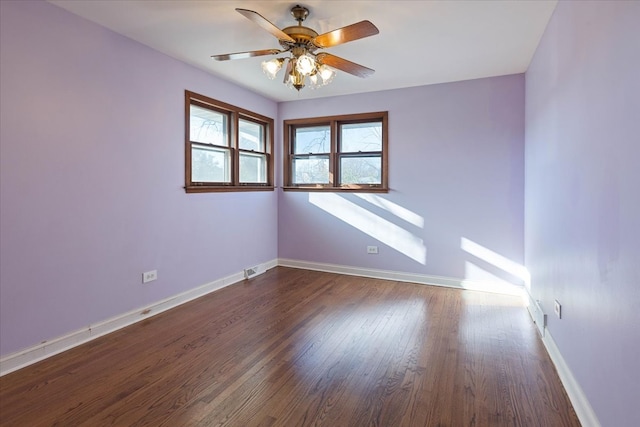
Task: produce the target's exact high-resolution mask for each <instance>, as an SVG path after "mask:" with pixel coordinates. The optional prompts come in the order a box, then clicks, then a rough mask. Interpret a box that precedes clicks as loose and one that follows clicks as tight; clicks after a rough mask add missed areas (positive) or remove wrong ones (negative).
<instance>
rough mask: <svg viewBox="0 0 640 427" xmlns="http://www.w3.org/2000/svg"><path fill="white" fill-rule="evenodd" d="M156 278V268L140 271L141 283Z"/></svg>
mask: <svg viewBox="0 0 640 427" xmlns="http://www.w3.org/2000/svg"><path fill="white" fill-rule="evenodd" d="M157 278H158V270H151V271H147V272H145V273H142V283H149V282H153V281H154V280H156V279H157Z"/></svg>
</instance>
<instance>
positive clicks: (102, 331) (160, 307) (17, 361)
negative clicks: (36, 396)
mask: <svg viewBox="0 0 640 427" xmlns="http://www.w3.org/2000/svg"><path fill="white" fill-rule="evenodd" d="M277 265H278V264H277V260H275V259H274V260H271V261H267V262H265V263H262V264H257V265H255V266H253V267H257V268H258V271H257V274H262V273H264V272H265V271H267V270H269V269H271V268H273V267H275V266H277ZM252 277H254V276H252ZM244 278H245V273H244V271H241V272H237V273H234V274H231V275H229V276H227V277H223V278H222V279H218V280H214V281H213V282H209V283H206V284H204V285H201V286H198V287H197V288H194V289H191V290H188V291H185V292H182V293H179V294H177V295H174V296H172V297H169V298H166V299H164V300H162V301H158V302H155V303H152V304H150V305H148V306H146V307H142V308H138V309H136V310H132V311H129V312H128V313H124V314H120V315H118V316H115V317H112V318H110V319H106V320H103V321H101V322H97V323H94V324H91V325H89V326H87V327H85V328H82V329H79V330H76V331H74V332H70V333H68V334H66V335H62V336H60V337H56V338H53V339H51V340H47V341H44V342H42V343H40V344H37V345H34V346H32V347H29V348H26V349H24V350H21V351H17V352H15V353H12V354H8V355H7V356H5V357H3V358H1V359H0V376H3V375H6V374H8V373H10V372H13V371H17V370H18V369H21V368H24V367H26V366H29V365H32V364H34V363H36V362H39V361H41V360H44V359H47V358H49V357H51V356H55V355H56V354H59V353H62V352H63V351H66V350H70V349H71V348H73V347H76V346H79V345H81V344H84V343H86V342H89V341H91V340H94V339H96V338H98V337H101V336H103V335H106V334H109V333H111V332H115V331H117V330H119V329H122V328H124V327H126V326H129V325H132V324H134V323H136V322H139V321H141V320H144V319H147V318H149V317H152V316H155V315H156V314H160V313H162V312H163V311H167V310H169V309H172V308H174V307H177V306H179V305H181V304H184V303H186V302H189V301H192V300H194V299H196V298H199V297H201V296H204V295H206V294H209V293H211V292H213V291H217V290H218V289H222V288H224V287H226V286H229V285H232V284H234V283H237V282H240V281H242V280H244Z"/></svg>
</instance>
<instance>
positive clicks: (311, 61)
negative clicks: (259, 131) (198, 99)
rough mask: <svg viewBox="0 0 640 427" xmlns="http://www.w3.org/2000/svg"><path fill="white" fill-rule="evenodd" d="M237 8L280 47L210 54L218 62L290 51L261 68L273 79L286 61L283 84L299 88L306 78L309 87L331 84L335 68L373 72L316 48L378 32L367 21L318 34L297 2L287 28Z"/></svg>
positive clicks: (360, 74)
mask: <svg viewBox="0 0 640 427" xmlns="http://www.w3.org/2000/svg"><path fill="white" fill-rule="evenodd" d="M236 11H238V12H239V13H240V14H241V15H243V16H244V17H246V18H248V19H249V20H251V21H253V22H254V23H256V24H258V25H259V26H260V27H262V28H263V29H265V30H266V31H267V32H269V33H271V35H273V36H275V37H276V38H277V39H278V40H279V42H280V46H282V49H264V50H253V51H249V52H237V53H227V54H223V55H213V56H212V58H213V59H215V60H217V61H226V60H229V59H244V58H251V57H254V56H265V55H278V54H281V53H289V54H290V56H289V57H284V58H282V57H281V58H274V59H272V60H270V61H264V62H263V63H262V69H263V71H264V72H265V74H267V76H268V77H269V78H271V79H274V78H275V77H276V74H277V73H278V71H280V69H281V68H282V67H283V65H284V64H285V63H286V68H285V75H284V81H283V83H285V84H287V85H288V86H291V87H293V88H295V89H296V90H298V91H299V90H300V89H302V88H303V87H304V86H305V79H306V78H307V77H308V79H309V83H310V84H311V87H312V88H315V87H319V86H324V85H326V84H328V83H330V82H331V80H333V77H334V76H335V70H334V68H335V69H338V70H341V71H344V72H346V73H349V74H352V75H354V76H358V77H368V76H370V75H372V74H373V73H374V70H372V69H371V68H367V67H365V66H362V65H359V64H356V63H355V62H351V61H348V60H346V59H343V58H340V57H338V56H335V55H332V54H330V53H326V52H319V53H316V51H317V50H318V49H325V48H329V47H333V46H337V45H340V44H343V43H348V42H351V41H354V40H359V39H362V38H365V37H369V36H373V35H376V34H378V33H379V31H378V28H376V26H375V25H373V24H372V23H371V22H370V21H366V20H365V21H360V22H357V23H355V24H351V25H347V26H346V27H342V28H338V29H337V30H333V31H329V32H328V33H324V34H318V33H317V32H316V31H315V30H312V29H311V28H308V27H305V26H303V25H302V22H303V21H304V20H305V19H306V18H307V16H309V9H307V8H306V7H303V6H300V5H296V6H294V7H292V8H291V15H292V16H293V18H294V19H295V20H296V21H298V25H294V26H291V27H286V28H283V29H282V30H281V29H279V28H278V27H276V26H275V25H274V24H272V23H271V22H269V21H268V20H267V19H266V18H265V17H263V16H262V15H260V14H259V13H258V12H254V11H253V10H248V9H240V8H236Z"/></svg>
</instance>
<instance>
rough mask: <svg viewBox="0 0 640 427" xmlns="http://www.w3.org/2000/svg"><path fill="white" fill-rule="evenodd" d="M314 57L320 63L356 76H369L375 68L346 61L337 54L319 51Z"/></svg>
mask: <svg viewBox="0 0 640 427" xmlns="http://www.w3.org/2000/svg"><path fill="white" fill-rule="evenodd" d="M316 59H317V60H318V62H319V63H321V64H326V65H328V66H330V67H333V68H337V69H338V70H341V71H344V72H345V73H349V74H353V75H354V76H357V77H363V78H364V77H369V76H371V75H372V74H373V73H375V70H372V69H371V68H367V67H364V66H362V65H359V64H356V63H355V62H351V61H347V60H346V59H344V58H340V57H339V56H335V55H331V54H330V53H324V52H323V53H319V54H317V55H316Z"/></svg>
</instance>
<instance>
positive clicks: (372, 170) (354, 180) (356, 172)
mask: <svg viewBox="0 0 640 427" xmlns="http://www.w3.org/2000/svg"><path fill="white" fill-rule="evenodd" d="M340 173H341V175H340V184H381V183H382V158H381V157H380V156H372V157H342V158H341V159H340Z"/></svg>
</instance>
